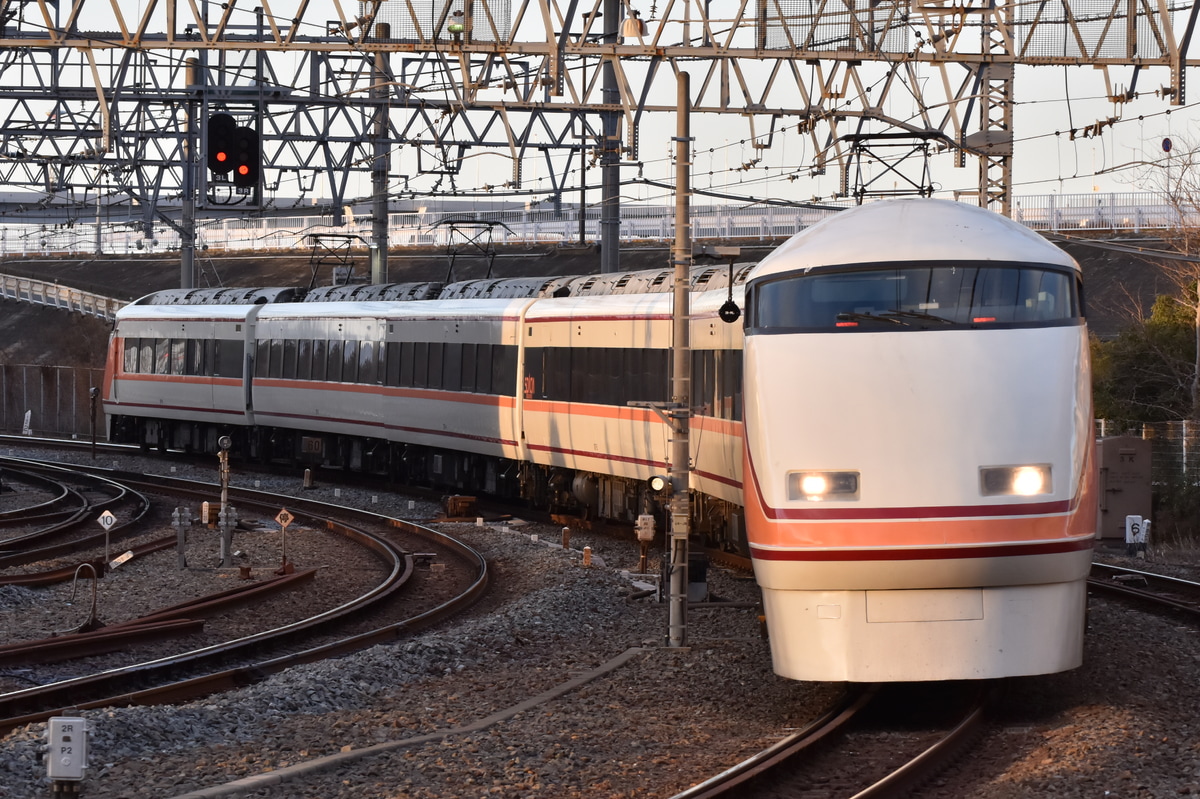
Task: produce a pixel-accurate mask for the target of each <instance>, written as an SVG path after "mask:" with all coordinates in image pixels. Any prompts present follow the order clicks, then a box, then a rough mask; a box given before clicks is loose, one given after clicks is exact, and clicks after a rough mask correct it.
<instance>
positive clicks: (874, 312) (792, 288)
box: [747, 262, 1081, 332]
mask: <svg viewBox="0 0 1200 799" xmlns="http://www.w3.org/2000/svg"><path fill="white" fill-rule="evenodd" d="M747 304H748V306H749V309H750V313H749V314H748V319H747V325H748V328H749V329H750V330H751V331H754V332H779V331H786V332H829V331H840V332H856V331H875V332H878V331H881V330H888V331H901V330H938V329H946V328H954V327H960V328H961V327H979V326H995V325H1003V326H1008V327H1012V326H1047V325H1062V324H1074V323H1076V322H1077V320H1079V319H1080V318H1081V306H1080V299H1079V289H1078V282H1077V280H1076V277H1075V275H1074V273H1073V272H1072V271H1071V270H1066V269H1060V268H1056V267H1042V266H1031V265H1027V264H1011V263H996V262H987V263H985V264H980V263H978V262H975V263H938V264H934V265H925V266H906V267H895V266H877V265H869V266H861V267H859V266H855V267H847V268H838V269H827V270H821V271H810V272H806V273H803V274H788V275H782V276H778V277H771V278H767V279H764V280H763V281H761V282H759V283H757V284H756V285H752V286H751V287H750V289H749V292H748V302H747Z"/></svg>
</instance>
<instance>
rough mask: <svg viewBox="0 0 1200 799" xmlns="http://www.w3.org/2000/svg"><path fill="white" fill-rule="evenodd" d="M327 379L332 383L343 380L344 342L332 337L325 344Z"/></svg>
mask: <svg viewBox="0 0 1200 799" xmlns="http://www.w3.org/2000/svg"><path fill="white" fill-rule="evenodd" d="M325 347H326V349H325V379H326V380H328V381H329V382H331V383H340V382H342V342H340V341H338V340H336V339H332V340H330V341H328V342H326V345H325Z"/></svg>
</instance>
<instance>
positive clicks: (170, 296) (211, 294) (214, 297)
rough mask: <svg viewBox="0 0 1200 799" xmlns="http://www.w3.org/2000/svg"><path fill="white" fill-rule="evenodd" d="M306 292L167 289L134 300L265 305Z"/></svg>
mask: <svg viewBox="0 0 1200 799" xmlns="http://www.w3.org/2000/svg"><path fill="white" fill-rule="evenodd" d="M303 294H304V292H302V291H300V290H298V289H295V288H284V287H275V288H236V287H235V288H204V289H166V290H164V291H156V292H154V293H153V294H147V295H146V296H145V297H142V298H141V299H138V300H134V303H133V304H134V305H265V304H266V303H270V302H295V301H296V299H297V298H298V297H301V296H303Z"/></svg>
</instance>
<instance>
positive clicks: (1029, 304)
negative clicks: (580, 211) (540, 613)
mask: <svg viewBox="0 0 1200 799" xmlns="http://www.w3.org/2000/svg"><path fill="white" fill-rule="evenodd" d="M731 279H732V282H733V283H734V287H733V289H732V296H733V298H734V300H735V301H736V302H738V304H739V305H741V306H742V307H744V309H745V315H744V324H738V325H731V324H725V323H723V322H722V321H721V320H720V318H719V316H718V310H719V309H720V307H721V306H722V304H723V303H725V301H726V299H727V296H728V293H729V292H730V289H729V282H730V280H731ZM670 284H671V273H670V271H669V270H664V271H658V272H642V273H631V274H624V275H604V276H592V277H579V278H561V279H551V280H545V279H516V280H500V281H491V280H485V281H470V282H466V283H456V284H450V285H449V286H440V285H437V284H412V285H397V286H373V287H342V288H330V289H322V290H318V291H317V292H313V293H310V294H309V295H308V296H306V297H305V298H304V300H303V301H294V300H295V296H294V292H292V291H291V290H289V289H274V290H257V291H252V290H222V291H217V292H183V291H181V292H175V293H168V294H167V295H166V296H164V295H163V294H160V295H155V296H151V297H148V298H145V299H143V300H140V301H138V302H136V303H134V304H132V305H130V306H128V307H127V308H125V309H124V310H122V311H121V312H120V313H119V314H118V317H117V323H116V328H115V330H114V333H113V338H112V344H111V349H110V353H109V362H108V373H107V377H106V380H105V386H104V407H105V412H106V414H107V415H108V421H109V437H110V439H112V440H115V441H125V442H137V443H141V444H143V445H147V446H159V447H163V448H166V447H173V448H187V449H193V450H197V451H215V449H216V447H217V441H218V438H219V437H220V436H224V435H228V436H230V437H231V438H232V439H233V441H234V448H235V451H237V452H239V453H241V454H242V455H244V456H246V457H257V458H263V459H287V460H292V461H296V462H312V463H323V464H327V465H333V466H342V467H346V468H353V469H364V470H371V471H376V472H390V473H392V474H394V475H396V476H397V477H398V478H400V479H404V480H409V481H416V482H424V483H427V484H432V485H437V486H444V487H452V488H464V489H468V490H471V491H487V492H491V493H495V494H501V495H509V496H521V497H524V498H526V499H528V500H529V501H530V502H532V503H535V504H537V505H540V506H544V507H550V508H554V507H560V508H575V509H577V510H578V509H580V508H583V509H586V512H587V513H589V514H592V515H595V516H598V517H604V518H611V519H627V520H633V519H634V518H636V516H637V515H639V514H640V513H642V512H643V511H644V510H645V508H646V507H647V505H648V504H651V503H654V502H655V501H656V500H655V499H654V498H653V496H652V495H651V494H649V492H648V489H647V487H646V480H647V478H649V477H651V476H653V475H656V474H661V473H662V472H663V471H664V470H665V469H666V468H667V467H668V466H669V464H668V456H669V452H670V445H669V437H670V436H669V430H668V427H667V425H666V423H665V422H664V421H663V420H662V419H661V418H660V417H659V416H658V415H657V414H656V413H655V412H654V411H653V410H651V409H649V408H648V407H644V406H642V405H640V404H639V403H656V402H665V401H667V400H668V399H669V397H668V394H669V372H670V369H669V364H670V357H669V352H670V346H671V295H670V293H669V289H670ZM692 285H693V290H694V293H693V295H692V296H693V299H692V315H691V347H692V361H691V362H692V370H693V380H692V396H691V397H690V405H691V406H692V408H693V413H694V416H693V418H692V422H691V431H692V432H691V447H692V449H691V455H692V462H691V475H692V477H691V487H692V491H693V493H694V499H695V501H694V502H693V503H692V505H693V508H694V514H695V518H694V520H693V530H695V531H696V535H697V538H698V539H703V541H704V543H707V544H709V545H716V546H722V547H725V548H727V549H733V550H738V551H742V552H744V553H746V554H749V555H750V556H751V558H752V559H753V562H754V568H755V574H756V576H757V579H758V582H759V585H760V586H761V588H762V591H763V597H764V602H765V607H766V614H767V623H768V629H769V634H770V640H771V651H772V657H773V660H774V666H775V670H776V672H778V673H779V674H781V675H783V676H785V677H790V678H794V679H801V680H828V681H870V682H875V681H898V680H949V679H983V678H995V677H1005V676H1015V675H1028V674H1041V673H1050V672H1056V671H1062V670H1066V669H1070V668H1073V667H1075V666H1077V665H1079V663H1080V661H1081V657H1082V649H1083V630H1084V614H1085V603H1086V590H1085V579H1086V576H1087V572H1088V568H1089V564H1090V561H1091V549H1092V543H1093V536H1094V530H1095V523H1094V522H1095V513H1096V496H1095V490H1096V489H1095V471H1094V467H1093V449H1094V446H1093V439H1092V433H1091V430H1092V428H1091V417H1092V411H1091V388H1090V386H1091V380H1090V369H1089V363H1088V346H1087V328H1086V324H1085V322H1084V318H1083V312H1082V296H1081V288H1080V286H1081V284H1080V274H1079V267H1078V265H1077V264H1076V263H1075V262H1074V261H1073V260H1072V259H1071V258H1069V257H1068V256H1066V255H1065V254H1063V253H1062V252H1061V251H1060V250H1059V249H1057V248H1056V247H1054V246H1052V245H1050V244H1048V243H1047V242H1045V241H1044V240H1043V239H1041V238H1040V237H1039V236H1037V235H1036V234H1034V233H1032V232H1030V231H1028V230H1026V229H1025V228H1023V227H1021V226H1020V225H1017V224H1015V223H1013V222H1011V221H1009V220H1006V219H1004V218H1002V217H999V216H996V215H994V214H992V213H990V212H986V211H982V210H980V209H978V208H973V207H970V206H967V205H960V204H956V203H950V202H943V201H936V200H924V199H913V200H893V201H886V202H879V203H874V204H870V205H866V206H862V207H859V208H856V209H852V210H848V211H844V212H841V213H839V214H837V215H835V216H833V217H831V218H829V219H827V220H826V221H824V222H821V223H819V224H817V225H814V226H813V227H811V228H809V229H807V230H805V231H804V232H802V233H800V234H798V235H797V236H795V237H793V238H792V239H791V240H789V241H788V242H786V243H785V244H784V245H782V246H781V247H779V248H778V249H777V250H776V251H775V252H773V253H772V254H771V255H770V256H769V257H767V258H766V259H764V260H763V261H762V262H761V263H759V264H757V265H753V266H740V267H738V268H736V270H729V271H728V272H727V271H726V269H725V268H722V267H717V268H711V269H696V270H694V271H693V278H692ZM189 303H190V304H189ZM197 303H201V304H197Z"/></svg>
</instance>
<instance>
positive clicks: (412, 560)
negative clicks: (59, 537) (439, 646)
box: [0, 467, 488, 732]
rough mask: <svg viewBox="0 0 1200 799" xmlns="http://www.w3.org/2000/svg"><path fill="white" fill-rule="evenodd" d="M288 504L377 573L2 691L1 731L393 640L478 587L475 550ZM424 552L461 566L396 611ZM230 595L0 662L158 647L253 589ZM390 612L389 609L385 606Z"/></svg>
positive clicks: (174, 698)
mask: <svg viewBox="0 0 1200 799" xmlns="http://www.w3.org/2000/svg"><path fill="white" fill-rule="evenodd" d="M80 468H81V469H82V470H83V471H86V472H90V473H92V474H94V475H98V474H100V473H105V474H104V475H103V478H104V479H105V480H108V481H111V482H113V483H114V484H121V485H123V486H125V487H127V489H128V490H130V491H131V492H133V493H142V492H145V494H156V495H157V494H163V493H169V494H171V495H173V496H176V497H179V496H186V497H189V498H191V499H200V498H205V499H207V498H211V495H212V494H213V491H214V489H213V487H212V486H211V485H209V484H197V483H194V482H191V481H186V480H182V479H179V478H170V477H155V476H151V475H135V474H115V473H112V472H111V470H105V469H98V468H94V467H80ZM229 496H230V499H231V501H234V500H236V502H237V503H238V507H239V508H242V509H245V510H247V511H249V510H252V509H253V510H257V511H261V512H263V513H267V514H270V515H274V514H275V512H276V511H277V510H278V503H279V501H280V499H279V497H278V496H276V495H274V494H271V493H269V492H260V491H253V490H245V489H234V488H231V489H230V491H229ZM287 504H288V506H289V509H290V510H291V512H292V513H293V514H294V516H295V517H296V518H297V519H301V520H303V521H304V522H305V523H307V524H308V525H310V526H313V527H317V528H320V529H321V530H323V531H324V532H325V533H329V534H334V535H336V536H338V537H339V538H341V539H344V540H347V541H350V542H353V544H354V545H355V546H357V547H362V548H365V549H367V550H369V551H370V552H372V553H373V555H374V557H375V558H376V559H377V560H378V561H380V562H381V563H382V564H383V566H384V569H383V571H384V572H385V577H384V579H383V580H382V581H380V582H379V583H378V584H376V585H371V586H368V587H367V589H366V590H365V591H364V592H363V593H362V594H361V596H358V597H357V598H355V599H353V600H351V601H347V602H342V603H340V604H338V605H337V606H336V607H334V608H331V609H326V610H323V611H321V612H318V613H313V614H311V615H308V616H306V617H304V618H302V619H299V620H297V621H292V622H289V623H286V624H282V625H279V626H275V627H269V628H267V629H263V630H261V631H259V632H256V633H254V634H251V635H245V636H242V637H239V638H237V639H235V640H229V641H224V642H221V643H217V644H213V645H209V646H204V647H201V648H199V649H192V650H189V651H184V652H176V653H173V654H170V655H168V656H160V657H154V658H152V659H150V660H147V661H145V662H135V663H131V664H128V665H124V666H121V667H119V668H105V669H103V670H102V671H100V672H99V673H94V674H87V675H84V676H80V677H74V678H69V679H59V680H54V681H53V682H50V683H48V684H45V685H35V686H33V687H30V688H26V689H21V690H15V691H9V692H7V693H4V694H0V732H5V731H8V730H11V729H13V728H14V727H17V726H20V725H23V724H27V723H29V722H32V721H40V720H43V719H45V718H48V717H49V716H52V715H55V714H56V713H61V712H64V711H65V710H66V709H68V708H70V709H72V710H78V709H85V708H92V707H102V706H107V705H113V704H158V703H163V702H178V701H182V700H185V699H191V698H195V697H197V696H202V695H206V694H210V693H213V692H217V691H222V690H228V689H230V688H233V687H239V686H243V685H246V684H249V683H252V682H256V681H259V680H261V679H263V678H264V677H265V676H266V675H269V674H272V673H275V672H277V671H280V670H282V669H285V668H287V667H289V666H291V665H295V664H298V663H306V662H313V661H316V660H320V659H322V658H327V657H332V656H335V655H339V654H342V653H345V652H349V651H353V650H356V649H360V648H363V647H367V646H370V645H373V644H376V643H381V642H384V641H388V640H394V639H396V638H398V637H401V636H404V635H406V634H408V633H410V632H412V631H414V630H418V629H421V628H422V627H424V626H428V625H430V624H433V623H435V622H437V621H440V620H442V619H444V618H447V617H449V616H451V615H453V614H454V613H457V612H460V611H461V610H463V609H465V608H466V607H469V606H470V605H471V604H473V603H474V602H475V601H476V600H477V599H478V598H479V597H480V596H481V595H482V593H483V591H484V590H485V589H486V586H487V581H488V573H487V567H486V562H485V561H484V559H483V558H482V556H480V555H479V554H478V553H477V552H475V551H474V550H473V549H471V548H470V547H468V546H466V545H464V544H461V543H460V542H458V541H456V540H455V539H453V538H451V537H448V536H445V535H443V534H441V533H440V532H438V531H435V530H432V529H429V528H426V527H422V526H420V525H416V524H413V523H410V522H405V521H402V520H399V519H394V518H389V517H385V516H381V515H378V514H373V513H370V512H367V511H356V510H353V509H348V508H345V507H340V506H327V505H325V504H324V503H321V502H318V501H315V500H309V499H303V498H293V497H289V498H288V499H287ZM335 517H336V518H335ZM172 543H174V539H173V537H170V538H167V539H158V540H156V541H152V542H150V543H148V544H146V545H145V547H146V548H147V549H148V550H149V551H152V550H153V549H154V548H161V547H162V546H164V545H165V546H170V545H171V544H172ZM431 550H432V551H431ZM430 559H441V560H443V561H454V562H456V563H457V575H456V579H455V585H454V590H453V591H452V592H451V593H450V594H449V595H444V596H431V597H430V598H428V599H427V600H425V601H422V600H421V599H420V598H414V597H409V596H407V594H408V593H409V592H406V600H405V602H404V603H403V607H398V604H399V603H395V602H393V601H391V600H392V599H393V597H395V596H396V595H397V594H398V592H400V591H402V590H405V589H406V587H407V586H408V585H409V584H410V583H411V582H412V580H413V576H414V574H415V572H416V570H417V568H418V565H419V563H421V562H426V561H429V560H430ZM285 565H286V564H285ZM7 576H8V577H9V578H10V580H11V581H12V582H18V580H17V579H16V577H14V576H13V575H7ZM285 576H286V577H288V578H289V579H291V580H293V581H294V580H296V579H299V578H300V577H303V576H307V577H309V578H311V576H312V575H311V573H307V574H305V573H303V572H299V571H298V572H296V573H295V574H294V575H285ZM443 593H444V592H443ZM227 594H229V595H225V596H222V597H220V598H211V597H210V598H205V601H206V602H207V603H209V604H208V605H207V606H206V607H200V606H199V605H198V603H196V602H193V603H190V604H188V605H187V606H185V607H175V608H169V609H164V610H163V611H162V612H159V613H155V614H151V615H150V616H149V617H147V618H143V619H140V620H137V621H136V623H124V624H119V625H113V626H112V627H109V628H106V629H103V630H102V631H101V632H90V631H87V630H84V629H81V630H78V631H76V632H78V633H79V635H80V636H82V637H79V638H76V639H74V640H73V641H72V640H70V639H68V640H64V641H59V642H54V643H51V642H47V641H40V642H33V643H29V644H28V645H27V646H26V647H25V648H24V650H23V649H22V647H19V646H13V647H11V648H9V649H8V651H5V650H4V649H0V661H2V660H3V659H4V658H5V657H8V658H9V659H10V660H11V661H13V662H29V661H31V660H33V661H37V660H38V659H39V658H42V659H43V660H45V659H60V658H62V657H64V656H69V655H70V654H72V649H71V647H72V646H73V645H74V646H77V647H80V648H82V649H83V650H84V651H86V650H87V648H88V647H89V646H95V647H105V646H115V645H116V644H114V643H113V642H114V641H116V640H118V639H120V638H122V637H125V638H126V641H125V643H128V642H129V640H130V639H138V638H141V637H148V638H150V639H152V640H155V641H156V642H157V641H160V640H161V637H163V636H166V635H175V634H186V632H187V629H188V627H187V625H189V624H194V623H195V622H196V620H197V619H198V618H203V617H205V616H207V615H212V614H213V613H221V612H225V611H228V609H229V607H230V606H231V605H234V604H243V605H244V604H245V603H246V602H247V601H249V600H248V596H249V592H246V591H244V590H241V589H239V590H234V591H231V592H227ZM217 602H221V603H222V604H217ZM254 607H257V606H254ZM389 607H390V608H391V609H390V610H387V608H389ZM240 612H253V607H252V609H251V610H250V611H245V610H242V611H240ZM389 614H390V615H389ZM93 616H94V610H93ZM85 626H86V625H85ZM101 642H103V643H101ZM91 654H94V652H93V653H91Z"/></svg>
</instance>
